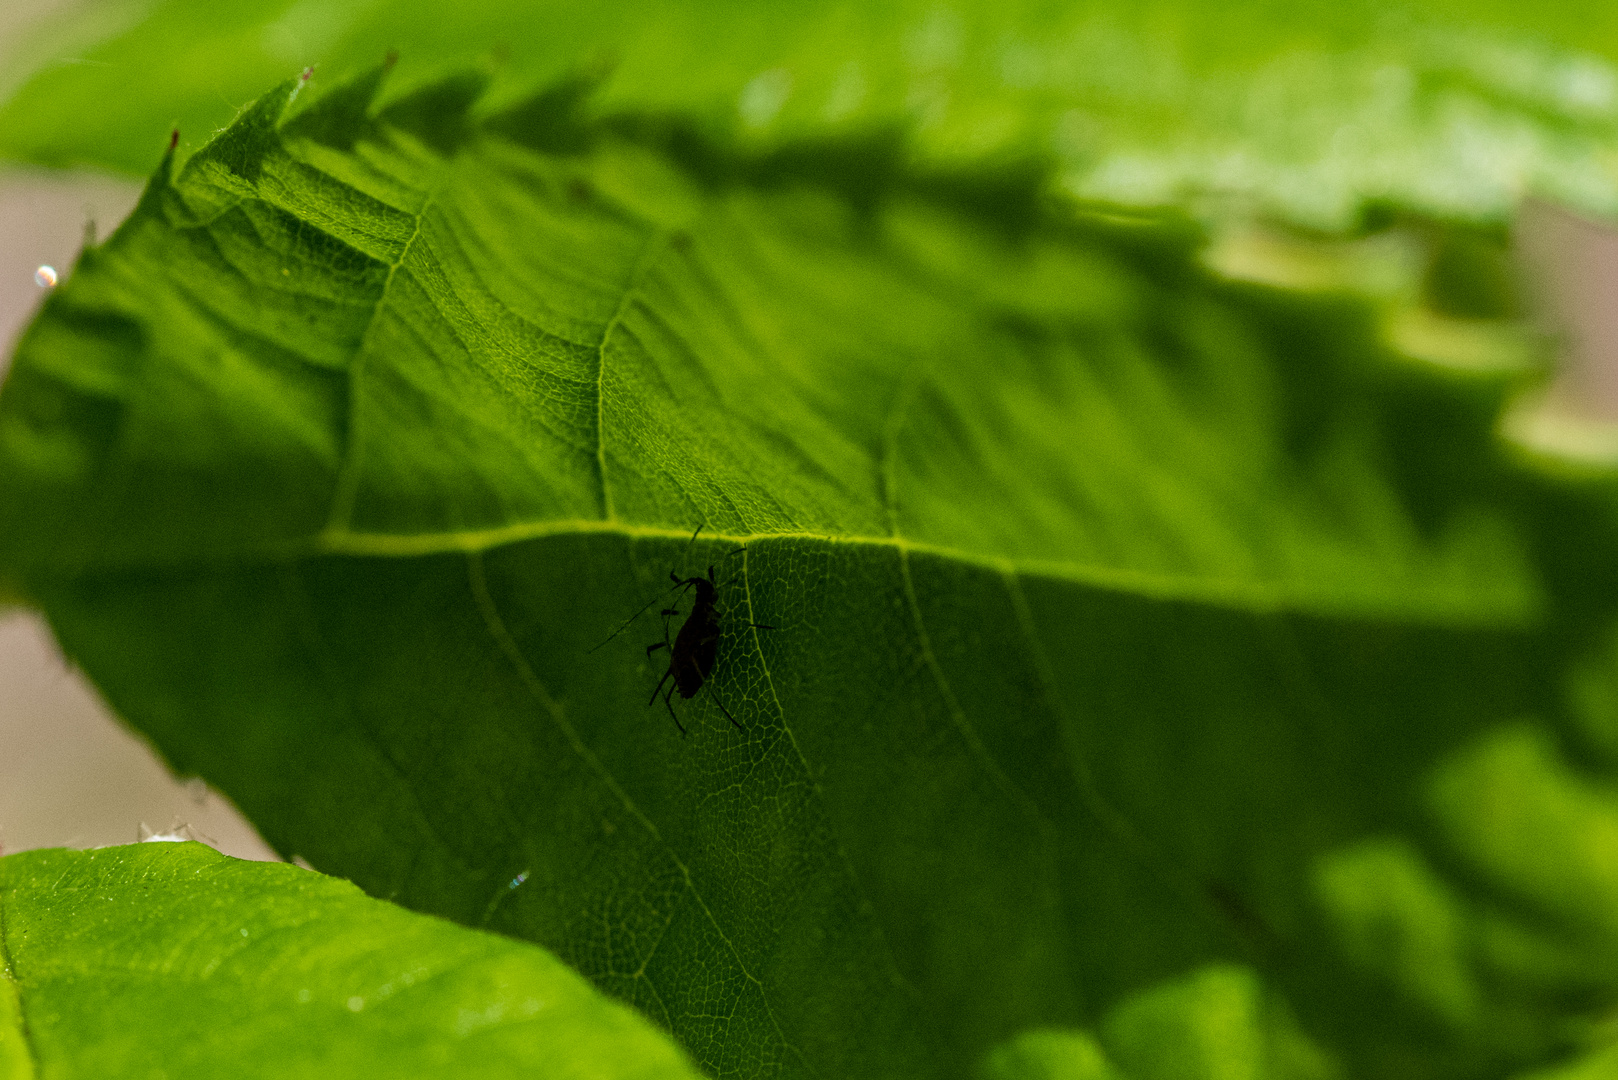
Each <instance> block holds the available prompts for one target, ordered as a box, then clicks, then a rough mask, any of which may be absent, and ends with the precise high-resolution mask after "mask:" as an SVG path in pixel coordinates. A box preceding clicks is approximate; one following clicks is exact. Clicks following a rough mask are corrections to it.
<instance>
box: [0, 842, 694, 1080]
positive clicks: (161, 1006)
mask: <svg viewBox="0 0 1618 1080" xmlns="http://www.w3.org/2000/svg"><path fill="white" fill-rule="evenodd" d="M0 946H3V948H0V962H3V966H0V1076H4V1077H7V1078H10V1077H19V1078H23V1077H33V1076H49V1077H62V1078H68V1077H96V1076H135V1075H161V1076H171V1077H177V1078H178V1077H213V1076H276V1077H287V1076H300V1077H323V1076H331V1077H339V1076H341V1077H351V1076H378V1077H381V1076H483V1077H508V1076H509V1077H517V1076H534V1075H543V1076H547V1077H551V1076H554V1077H634V1078H637V1080H640V1078H646V1080H649V1078H651V1077H695V1076H697V1075H699V1074H697V1073H696V1072H695V1071H694V1070H692V1069H691V1067H690V1066H689V1065H688V1064H686V1062H685V1061H684V1059H683V1056H682V1055H681V1054H680V1052H679V1051H678V1050H676V1049H674V1048H673V1047H672V1046H670V1045H669V1043H668V1041H667V1040H666V1039H664V1038H662V1037H661V1036H660V1035H659V1034H658V1033H657V1032H655V1031H653V1030H652V1029H651V1027H650V1026H649V1025H647V1024H646V1023H645V1022H644V1021H643V1020H641V1019H640V1018H639V1017H637V1016H635V1015H634V1014H633V1013H632V1012H631V1011H630V1010H628V1009H625V1008H623V1007H622V1006H620V1005H616V1004H614V1003H612V1002H609V1001H607V1000H605V999H603V998H602V997H601V996H600V995H599V994H597V993H596V992H595V991H594V990H593V989H591V988H590V986H589V985H588V984H587V983H585V982H584V981H583V980H582V979H580V978H579V977H578V976H577V975H576V974H574V973H573V972H571V971H569V970H568V969H567V968H566V967H565V966H564V965H563V964H561V963H559V962H558V961H557V960H556V959H555V958H554V957H552V956H550V955H549V954H547V953H546V952H544V951H543V950H541V949H538V948H535V947H534V946H532V945H527V944H522V943H519V942H514V941H510V940H507V939H505V938H501V937H497V936H495V935H492V934H482V933H478V932H476V931H471V930H466V929H464V928H462V927H458V926H454V925H452V924H449V923H445V922H441V921H439V920H437V919H432V918H427V917H423V916H421V915H413V914H410V913H408V912H405V911H403V910H401V909H399V908H397V907H394V906H393V905H392V904H388V903H384V902H382V901H380V900H372V899H370V898H368V897H366V896H365V895H364V894H362V893H361V892H360V891H359V890H358V889H356V888H354V887H353V886H352V885H350V884H348V883H347V882H343V881H338V880H336V879H333V878H328V877H323V876H321V875H319V874H312V873H310V872H308V871H306V870H299V869H297V868H295V867H291V866H286V865H281V864H274V863H249V862H241V861H239V860H236V859H229V858H226V857H224V856H222V855H219V854H217V853H215V852H213V851H210V850H209V849H208V848H205V847H203V846H202V845H200V844H137V845H130V846H128V847H116V848H102V849H100V850H99V851H64V850H44V851H30V852H25V853H23V854H19V855H10V856H7V857H6V858H4V859H0Z"/></svg>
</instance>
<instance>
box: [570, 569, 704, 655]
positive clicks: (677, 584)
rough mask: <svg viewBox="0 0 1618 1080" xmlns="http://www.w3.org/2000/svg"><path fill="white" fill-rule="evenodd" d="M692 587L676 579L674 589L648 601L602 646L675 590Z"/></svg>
mask: <svg viewBox="0 0 1618 1080" xmlns="http://www.w3.org/2000/svg"><path fill="white" fill-rule="evenodd" d="M669 576H670V577H674V571H672V570H670V571H669ZM690 585H691V583H690V582H689V581H681V580H680V579H679V578H674V585H673V586H672V587H670V588H667V589H664V590H663V591H662V592H661V593H659V594H658V595H656V596H654V597H652V598H651V599H650V600H648V601H646V606H645V607H643V608H641V609H640V610H639V611H637V612H635V614H633V615H631V616H630V617H629V618H627V619H625V620H624V624H623V625H622V626H620V627H619V628H618V629H616V630H614V631H613V632H612V633H610V634H608V635H607V640H606V641H603V642H602V643H601V645H605V644H606V643H607V641H611V640H612V639H613V638H615V637H617V636H618V635H619V634H621V633H623V632H624V631H625V630H628V629H629V624H630V623H632V622H634V621H635V620H636V619H638V618H640V617H641V616H642V615H644V614H646V613H647V612H648V611H650V610H651V607H652V605H653V604H655V603H657V602H658V601H659V600H661V599H663V597H664V596H666V595H668V594H669V593H671V592H673V591H674V590H675V589H677V588H680V587H681V586H685V587H687V588H689V587H690ZM601 645H597V646H596V647H595V648H594V649H591V650H590V652H595V651H596V649H599V648H601Z"/></svg>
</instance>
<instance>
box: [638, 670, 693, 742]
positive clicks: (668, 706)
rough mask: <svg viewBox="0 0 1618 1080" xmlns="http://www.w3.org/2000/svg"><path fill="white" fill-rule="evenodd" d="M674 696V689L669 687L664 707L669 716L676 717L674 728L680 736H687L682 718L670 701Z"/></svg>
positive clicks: (664, 699)
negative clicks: (678, 730)
mask: <svg viewBox="0 0 1618 1080" xmlns="http://www.w3.org/2000/svg"><path fill="white" fill-rule="evenodd" d="M670 670H672V669H670ZM658 685H659V686H661V685H662V684H661V683H659V684H658ZM652 696H653V697H654V698H655V697H656V696H657V695H656V694H653V695H652ZM673 696H674V687H672V686H671V687H669V692H668V693H666V694H664V695H663V706H664V708H666V709H668V711H669V715H670V716H672V717H674V726H675V727H677V728H679V729H680V734H681V735H682V736H683V735H685V725H684V724H682V723H680V717H679V715H678V714H677V713H675V711H674V703H673V702H672V701H670V700H669V699H670V698H672V697H673ZM646 704H648V705H650V704H651V702H650V701H648V702H647V703H646Z"/></svg>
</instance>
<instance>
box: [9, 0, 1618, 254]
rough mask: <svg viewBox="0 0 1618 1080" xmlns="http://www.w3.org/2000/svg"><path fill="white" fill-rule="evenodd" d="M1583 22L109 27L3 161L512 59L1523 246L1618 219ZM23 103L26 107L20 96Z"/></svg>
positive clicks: (1145, 180)
mask: <svg viewBox="0 0 1618 1080" xmlns="http://www.w3.org/2000/svg"><path fill="white" fill-rule="evenodd" d="M1613 10H1614V9H1613V7H1612V5H1611V4H1608V3H1602V2H1596V0H1579V2H1573V0H1567V2H1562V3H1556V4H1539V5H1522V4H1506V3H1503V2H1500V0H1418V2H1414V3H1389V2H1387V0H1335V2H1332V3H1319V2H1316V3H1276V2H1274V0H1240V2H1233V0H1199V2H1187V0H1107V2H1088V3H1082V4H1069V3H1061V4H1053V3H1049V2H1046V0H997V2H995V3H982V2H979V3H954V4H940V3H938V2H936V0H904V2H900V3H885V4H880V5H871V4H863V3H855V2H850V0H793V2H789V3H771V4H765V5H760V4H739V3H735V2H733V0H613V2H600V3H592V4H577V3H555V2H550V3H543V4H535V3H532V2H529V0H491V2H487V3H481V4H478V5H476V6H475V7H467V6H464V5H463V6H462V7H459V8H457V9H455V10H454V13H453V14H450V13H449V12H447V11H446V10H445V9H444V7H443V5H442V4H439V3H435V2H433V0H406V2H402V3H401V2H393V3H387V4H378V3H375V2H374V0H297V2H295V0H160V2H157V3H154V4H149V5H142V4H132V3H129V2H128V0H102V2H100V3H95V4H90V5H87V6H86V7H84V8H83V9H82V10H80V11H78V12H76V13H75V14H74V16H73V17H72V18H71V19H69V20H67V21H66V23H65V24H63V25H60V26H53V27H52V28H51V29H50V31H49V32H48V33H46V34H42V35H41V36H40V38H39V40H37V41H36V42H34V43H33V44H32V46H31V47H30V48H28V49H26V50H24V51H23V53H22V55H21V56H20V57H19V58H18V60H15V61H13V63H12V65H11V68H12V70H13V71H16V72H23V71H27V70H29V69H30V67H32V68H33V69H34V74H33V77H32V78H31V79H29V80H27V81H26V83H24V84H23V85H22V86H20V87H17V88H14V92H12V93H10V94H9V95H8V96H9V101H8V102H7V103H6V104H5V106H4V107H3V108H0V153H3V154H5V155H7V156H11V157H20V158H23V159H26V160H31V161H39V162H45V163H48V164H77V163H90V164H97V165H104V166H105V165H110V166H112V167H115V168H122V169H125V170H131V171H138V172H144V171H145V170H146V169H147V168H149V167H150V161H151V157H152V153H153V147H155V146H158V145H160V143H161V140H162V139H163V138H164V137H166V136H167V134H168V130H169V125H170V124H171V123H173V122H176V121H178V122H179V124H180V127H181V130H182V132H183V133H184V134H185V135H186V136H187V137H188V138H189V139H192V140H195V141H194V143H192V145H200V144H201V143H202V142H204V141H206V139H207V138H208V137H209V134H210V133H211V132H214V131H216V130H217V129H218V128H219V127H221V126H222V125H223V124H224V123H225V122H227V121H228V120H229V119H230V118H231V115H232V111H233V108H234V105H235V104H239V103H241V102H244V101H247V100H249V99H250V98H252V97H254V96H256V95H257V94H258V93H259V92H260V91H261V89H262V88H263V87H264V86H266V85H268V84H269V83H271V82H272V81H273V80H275V79H277V78H279V77H280V76H281V73H283V72H285V71H286V70H288V69H293V70H295V69H296V68H297V67H300V66H302V65H305V64H311V65H320V71H321V75H322V77H330V78H335V79H341V78H343V77H346V76H347V75H350V74H353V73H354V72H356V71H358V70H360V69H361V68H365V67H369V66H370V65H372V64H374V63H376V62H377V61H378V60H379V59H380V58H381V56H382V54H383V52H384V51H385V50H387V49H390V48H393V49H399V50H400V51H401V53H402V56H403V58H404V59H403V65H404V69H405V70H404V71H403V72H402V75H403V79H404V82H405V84H406V85H407V86H417V85H419V84H421V83H422V82H424V81H432V80H433V79H435V78H437V77H438V76H440V75H442V74H444V73H445V72H446V71H450V70H455V69H456V68H457V66H459V65H464V64H466V63H467V62H468V61H471V60H473V59H475V58H489V57H494V58H496V59H495V60H494V61H493V68H494V72H495V75H496V77H497V86H496V90H495V97H497V98H501V99H505V100H509V99H510V98H511V97H512V96H513V95H516V96H522V95H525V94H527V93H529V92H531V91H532V89H533V88H534V87H535V86H538V85H545V84H549V83H552V82H555V81H556V80H558V79H559V78H561V77H563V76H566V75H570V74H574V73H577V72H578V71H580V70H591V71H595V72H600V73H604V74H606V76H607V78H606V85H605V86H604V87H603V90H602V93H601V95H600V97H599V104H600V107H601V108H602V109H603V110H604V111H605V112H608V113H612V112H620V111H630V112H641V111H645V110H653V111H658V112H673V113H678V114H680V115H682V116H685V117H687V118H688V119H690V120H692V121H693V122H696V123H699V124H700V125H701V126H702V127H703V128H704V129H705V130H708V131H709V132H711V133H715V134H724V135H725V136H726V137H728V138H734V139H736V140H740V141H741V142H743V143H744V144H746V145H751V146H775V145H780V144H781V143H782V142H783V141H790V140H798V139H803V138H806V137H816V136H824V135H838V136H846V135H847V134H849V133H851V132H852V133H862V132H863V133H865V134H867V135H868V134H870V133H871V132H876V131H888V130H894V129H902V130H904V131H905V132H906V135H907V144H908V145H907V150H908V152H909V153H910V154H911V155H912V156H914V157H915V158H916V159H917V160H920V161H922V162H925V163H928V164H938V163H953V162H959V161H974V162H976V161H981V160H983V159H985V158H993V157H996V156H998V157H1003V158H1007V159H1010V160H1013V161H1023V160H1029V159H1032V160H1037V161H1045V160H1047V159H1050V160H1052V161H1054V162H1055V163H1056V165H1057V172H1056V175H1055V177H1054V179H1055V181H1056V182H1057V183H1059V184H1060V185H1061V186H1063V187H1065V188H1067V189H1068V190H1070V191H1071V192H1073V193H1074V194H1077V195H1079V196H1081V197H1085V198H1101V199H1107V200H1112V201H1117V202H1126V203H1130V204H1133V205H1156V204H1160V203H1162V202H1164V201H1166V200H1171V199H1174V198H1178V197H1181V196H1183V195H1186V194H1208V193H1212V194H1214V195H1217V196H1221V197H1235V198H1238V199H1253V200H1254V201H1256V202H1257V203H1259V204H1260V205H1262V206H1264V207H1265V208H1267V209H1269V210H1271V211H1273V212H1276V213H1280V214H1284V215H1287V216H1290V217H1292V218H1295V219H1297V220H1301V221H1305V222H1308V223H1311V224H1314V225H1320V226H1327V227H1332V228H1338V227H1342V226H1344V225H1346V224H1349V223H1351V222H1353V221H1354V220H1355V218H1356V215H1357V214H1358V213H1359V212H1360V210H1361V208H1362V205H1363V204H1364V203H1366V202H1367V201H1370V202H1394V203H1397V204H1399V205H1402V206H1414V207H1418V208H1422V209H1426V210H1429V211H1433V212H1438V213H1444V214H1451V215H1460V216H1466V217H1489V218H1493V219H1500V218H1504V217H1505V216H1507V215H1508V214H1509V213H1510V212H1511V211H1512V209H1513V208H1514V207H1515V205H1516V203H1517V201H1518V199H1519V198H1520V196H1521V195H1522V193H1523V192H1524V191H1525V190H1532V189H1537V190H1539V191H1540V192H1542V193H1545V194H1549V195H1551V196H1553V197H1555V198H1558V199H1560V200H1562V201H1564V202H1567V203H1569V204H1571V205H1574V206H1577V207H1580V208H1582V209H1585V210H1587V211H1591V212H1599V213H1604V214H1608V215H1611V214H1614V213H1618V182H1615V180H1614V174H1613V171H1612V169H1611V161H1612V159H1613V154H1614V152H1615V151H1618V69H1615V67H1614V65H1613V61H1615V60H1618V16H1615V15H1614V14H1613ZM8 89H12V88H8V87H7V86H5V85H4V83H3V82H0V94H5V93H6V91H7V90H8Z"/></svg>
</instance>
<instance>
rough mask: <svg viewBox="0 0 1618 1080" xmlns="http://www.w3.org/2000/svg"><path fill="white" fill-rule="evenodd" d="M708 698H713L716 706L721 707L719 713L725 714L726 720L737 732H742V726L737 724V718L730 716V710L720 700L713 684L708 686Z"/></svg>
mask: <svg viewBox="0 0 1618 1080" xmlns="http://www.w3.org/2000/svg"><path fill="white" fill-rule="evenodd" d="M708 696H709V697H711V698H713V701H714V704H715V705H717V706H719V711H720V712H722V713H724V714H725V719H726V720H729V721H730V724H731V726H732V727H734V728H735V729H736V730H737V731H740V730H742V726H741V725H740V724H738V723H736V718H735V717H734V716H732V715H730V710H729V709H727V708H725V703H724V702H723V701H720V700H719V692H718V691H716V690H715V689H714V688H713V683H709V684H708Z"/></svg>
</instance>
